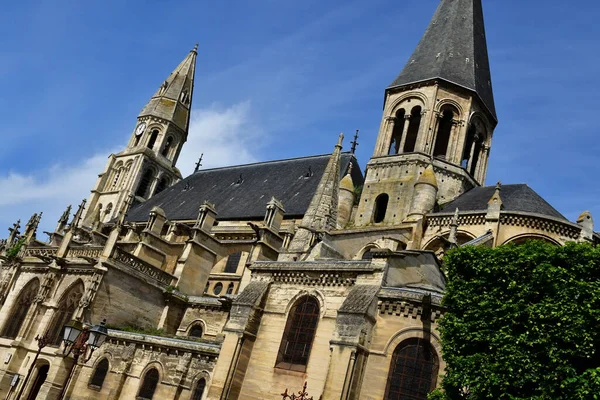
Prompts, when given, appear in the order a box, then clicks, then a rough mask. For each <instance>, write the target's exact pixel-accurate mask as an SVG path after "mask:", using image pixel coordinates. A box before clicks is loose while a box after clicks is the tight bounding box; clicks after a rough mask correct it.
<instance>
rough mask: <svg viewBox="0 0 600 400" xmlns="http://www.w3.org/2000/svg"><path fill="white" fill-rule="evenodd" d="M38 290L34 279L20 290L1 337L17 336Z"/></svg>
mask: <svg viewBox="0 0 600 400" xmlns="http://www.w3.org/2000/svg"><path fill="white" fill-rule="evenodd" d="M39 289H40V281H39V280H38V279H37V278H34V279H32V280H31V281H29V283H28V284H27V285H25V287H24V288H23V289H22V290H21V293H19V297H17V301H16V302H15V303H14V305H13V309H12V313H11V314H10V317H9V318H8V319H7V321H6V324H5V325H4V329H3V330H2V335H1V336H2V337H5V338H9V339H14V338H16V337H17V336H18V334H19V331H20V330H21V326H22V325H23V322H25V318H26V317H27V314H28V313H29V309H30V308H31V305H32V304H33V302H34V300H35V297H36V296H37V294H38V291H39Z"/></svg>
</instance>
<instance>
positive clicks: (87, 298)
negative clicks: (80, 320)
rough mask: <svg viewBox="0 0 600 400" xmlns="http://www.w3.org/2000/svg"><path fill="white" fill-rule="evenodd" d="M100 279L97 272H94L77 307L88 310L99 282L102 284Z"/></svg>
mask: <svg viewBox="0 0 600 400" xmlns="http://www.w3.org/2000/svg"><path fill="white" fill-rule="evenodd" d="M102 277H103V275H102V274H101V273H98V272H95V273H94V275H92V279H91V280H90V282H89V284H88V286H87V289H86V291H85V293H84V294H83V296H82V297H81V300H80V301H79V307H80V308H81V309H82V310H85V309H86V308H88V307H89V306H90V304H92V302H93V301H94V298H95V297H96V293H97V292H98V287H99V286H100V282H102Z"/></svg>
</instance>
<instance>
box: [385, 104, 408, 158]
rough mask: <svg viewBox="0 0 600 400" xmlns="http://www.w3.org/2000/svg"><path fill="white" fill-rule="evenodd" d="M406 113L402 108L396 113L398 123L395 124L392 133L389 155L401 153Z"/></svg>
mask: <svg viewBox="0 0 600 400" xmlns="http://www.w3.org/2000/svg"><path fill="white" fill-rule="evenodd" d="M405 116H406V111H405V110H404V109H403V108H402V109H400V110H398V112H396V122H395V123H394V130H393V131H392V143H391V144H390V151H389V153H388V154H390V155H392V154H398V153H400V143H402V132H404V124H405V123H406V119H405V118H404V117H405Z"/></svg>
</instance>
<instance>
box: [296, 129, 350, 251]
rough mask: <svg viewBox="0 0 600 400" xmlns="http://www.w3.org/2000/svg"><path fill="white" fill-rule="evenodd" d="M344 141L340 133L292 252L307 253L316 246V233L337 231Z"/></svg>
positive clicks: (297, 234) (299, 229)
mask: <svg viewBox="0 0 600 400" xmlns="http://www.w3.org/2000/svg"><path fill="white" fill-rule="evenodd" d="M343 140H344V134H343V133H340V136H339V138H338V142H337V144H336V145H335V149H334V150H333V153H332V154H331V157H329V162H328V163H327V167H325V171H324V172H323V176H322V177H321V181H320V182H319V186H317V190H316V191H315V194H314V195H313V198H312V200H311V202H310V205H309V206H308V210H306V213H305V214H304V217H303V218H302V222H301V223H300V226H299V228H298V233H296V236H294V239H292V242H291V244H290V247H289V250H290V252H305V251H307V250H308V249H309V248H310V247H311V246H312V245H314V243H315V235H316V233H318V232H323V231H328V230H331V229H335V227H336V223H337V213H338V196H339V194H338V192H339V185H340V158H341V154H342V141H343Z"/></svg>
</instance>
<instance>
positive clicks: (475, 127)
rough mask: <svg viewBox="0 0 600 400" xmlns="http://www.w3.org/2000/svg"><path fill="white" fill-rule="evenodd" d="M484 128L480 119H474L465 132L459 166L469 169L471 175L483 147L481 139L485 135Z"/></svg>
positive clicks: (473, 172) (473, 173) (474, 170)
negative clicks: (465, 137)
mask: <svg viewBox="0 0 600 400" xmlns="http://www.w3.org/2000/svg"><path fill="white" fill-rule="evenodd" d="M484 132H485V128H484V127H483V124H482V123H481V121H480V120H475V121H474V122H472V123H471V125H470V126H469V130H468V132H467V140H466V141H465V147H464V150H463V155H462V159H461V166H462V167H463V168H465V169H467V170H468V171H469V173H470V174H471V175H475V172H476V171H477V164H478V163H479V157H480V155H481V149H482V148H483V139H484V136H485V133H484Z"/></svg>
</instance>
